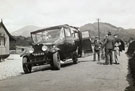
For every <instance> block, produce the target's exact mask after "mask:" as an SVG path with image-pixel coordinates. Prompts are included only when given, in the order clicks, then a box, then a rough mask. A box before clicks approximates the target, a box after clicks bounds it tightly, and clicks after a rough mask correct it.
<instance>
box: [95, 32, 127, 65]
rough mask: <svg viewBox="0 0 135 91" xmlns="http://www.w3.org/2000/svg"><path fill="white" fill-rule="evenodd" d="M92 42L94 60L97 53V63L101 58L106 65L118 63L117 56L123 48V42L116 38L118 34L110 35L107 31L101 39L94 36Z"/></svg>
mask: <svg viewBox="0 0 135 91" xmlns="http://www.w3.org/2000/svg"><path fill="white" fill-rule="evenodd" d="M93 44H94V47H93V60H94V61H96V55H97V56H98V63H100V59H101V58H102V59H105V64H106V65H108V64H110V65H112V64H113V63H115V64H119V62H118V56H120V51H122V50H125V47H124V42H123V41H122V40H121V39H119V38H118V35H116V34H115V35H112V34H111V32H108V34H107V35H106V36H105V38H104V39H103V40H102V41H101V40H100V39H99V37H96V38H95V40H94V43H93Z"/></svg>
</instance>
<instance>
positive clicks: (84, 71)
mask: <svg viewBox="0 0 135 91" xmlns="http://www.w3.org/2000/svg"><path fill="white" fill-rule="evenodd" d="M102 62H104V61H103V60H102ZM127 67H128V60H127V57H126V55H125V54H124V53H122V54H121V57H120V65H115V64H113V65H103V64H97V62H93V61H92V56H89V57H85V58H81V59H79V63H78V64H76V65H73V64H72V63H68V64H65V65H63V67H62V68H61V70H59V71H52V70H50V68H49V66H42V67H40V68H38V70H37V71H36V72H33V73H31V74H23V75H19V76H16V77H11V78H8V79H5V80H1V81H0V91H124V89H125V88H126V87H127V86H128V82H127V81H126V76H127V74H128V69H127ZM36 69H37V68H36Z"/></svg>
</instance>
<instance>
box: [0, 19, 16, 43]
mask: <svg viewBox="0 0 135 91" xmlns="http://www.w3.org/2000/svg"><path fill="white" fill-rule="evenodd" d="M0 27H3V28H4V29H5V31H6V33H7V34H8V36H9V39H10V40H11V41H15V38H14V37H13V36H12V35H11V34H10V33H9V32H8V30H7V28H6V27H5V25H4V24H3V21H2V20H1V22H0Z"/></svg>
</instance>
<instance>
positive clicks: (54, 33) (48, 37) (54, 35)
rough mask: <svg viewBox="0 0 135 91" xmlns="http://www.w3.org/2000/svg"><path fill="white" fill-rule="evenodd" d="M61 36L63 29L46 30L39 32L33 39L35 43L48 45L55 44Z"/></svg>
mask: <svg viewBox="0 0 135 91" xmlns="http://www.w3.org/2000/svg"><path fill="white" fill-rule="evenodd" d="M60 36H61V29H53V30H45V31H43V32H38V33H34V34H32V39H33V42H34V43H42V42H44V43H47V42H51V43H53V42H55V41H56V40H57V39H59V38H60Z"/></svg>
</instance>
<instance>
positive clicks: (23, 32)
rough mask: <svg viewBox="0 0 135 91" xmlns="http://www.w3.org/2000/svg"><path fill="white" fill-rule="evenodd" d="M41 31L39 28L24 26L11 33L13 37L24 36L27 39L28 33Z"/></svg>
mask: <svg viewBox="0 0 135 91" xmlns="http://www.w3.org/2000/svg"><path fill="white" fill-rule="evenodd" d="M38 29H41V28H40V27H37V26H33V25H29V26H25V27H23V28H21V29H19V30H16V31H15V32H13V33H12V35H14V36H24V37H29V36H30V32H32V31H35V30H38Z"/></svg>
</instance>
